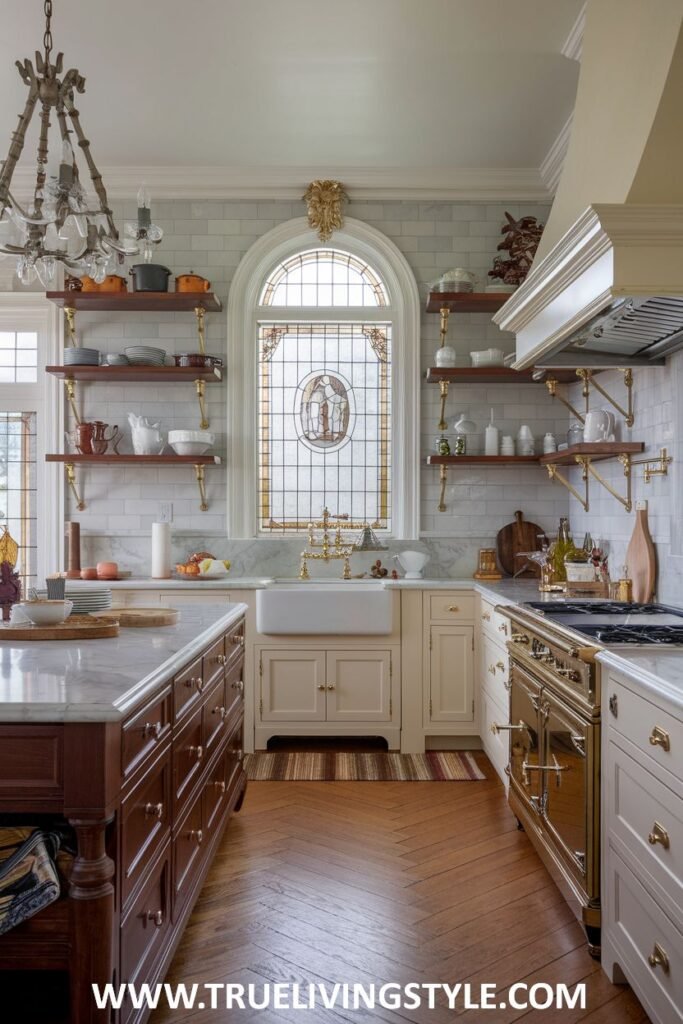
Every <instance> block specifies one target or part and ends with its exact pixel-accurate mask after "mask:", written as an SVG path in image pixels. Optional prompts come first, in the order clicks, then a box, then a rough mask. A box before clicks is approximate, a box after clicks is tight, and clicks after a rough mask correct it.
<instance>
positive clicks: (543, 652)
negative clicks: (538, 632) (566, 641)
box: [531, 641, 550, 661]
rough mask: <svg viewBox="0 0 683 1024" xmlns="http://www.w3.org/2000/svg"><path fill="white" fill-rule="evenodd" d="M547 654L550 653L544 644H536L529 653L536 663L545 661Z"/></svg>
mask: <svg viewBox="0 0 683 1024" xmlns="http://www.w3.org/2000/svg"><path fill="white" fill-rule="evenodd" d="M535 642H536V641H534V643H535ZM549 654H550V651H549V650H548V648H547V647H546V646H545V644H538V645H537V646H535V647H534V649H533V651H532V652H531V657H532V658H534V659H535V660H536V661H545V659H546V658H547V657H548V655H549Z"/></svg>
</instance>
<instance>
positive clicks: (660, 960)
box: [647, 942, 670, 974]
mask: <svg viewBox="0 0 683 1024" xmlns="http://www.w3.org/2000/svg"><path fill="white" fill-rule="evenodd" d="M647 962H648V963H649V965H650V967H651V968H652V970H653V971H654V970H656V968H657V967H661V968H662V970H663V971H664V973H665V974H668V973H669V969H670V964H669V957H668V956H667V954H666V953H665V951H664V950H663V949H662V947H661V946H660V945H659V943H658V942H655V946H654V949H653V950H652V952H651V953H650V955H649V957H648V958H647Z"/></svg>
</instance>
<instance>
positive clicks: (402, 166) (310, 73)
mask: <svg viewBox="0 0 683 1024" xmlns="http://www.w3.org/2000/svg"><path fill="white" fill-rule="evenodd" d="M581 6H582V0H553V2H552V3H549V2H548V0H515V2H514V3H510V0H343V2H339V0H334V2H331V0H287V2H285V0H193V2H191V0H115V2H111V3H92V2H91V3H88V4H85V3H83V0H54V16H53V36H54V47H55V50H63V51H64V54H65V66H66V67H71V66H73V65H75V66H76V67H78V69H79V70H80V71H81V73H82V74H83V75H85V77H86V93H85V95H84V97H83V98H82V99H80V100H79V107H80V110H81V115H82V120H83V124H84V127H85V130H86V133H87V135H88V136H89V138H90V140H91V142H92V148H93V155H94V157H95V160H96V161H97V163H98V164H99V165H100V166H101V167H107V168H108V167H114V166H121V167H128V168H131V167H139V166H141V165H142V166H155V167H166V168H168V167H183V168H188V167H191V166H196V167H202V168H208V167H212V168H218V167H220V168H231V169H232V170H233V171H236V172H239V169H240V168H241V169H244V170H245V172H246V169H254V168H260V169H261V170H264V169H273V170H276V169H278V168H280V169H281V168H305V169H306V172H308V171H312V170H315V169H318V168H326V169H328V170H329V171H330V172H332V171H334V172H337V173H338V175H339V176H341V177H343V176H344V171H345V169H351V168H356V169H358V168H366V169H368V170H371V169H375V170H377V169H391V170H393V171H395V172H396V173H398V174H400V175H402V180H405V181H409V180H410V178H411V175H414V177H415V181H416V183H418V179H419V178H420V175H421V174H425V173H429V169H432V171H433V169H434V168H441V169H445V171H446V172H448V171H449V170H451V169H453V170H455V169H462V168H489V169H492V170H496V171H499V170H502V169H510V168H535V169H537V168H538V167H539V165H540V164H541V162H542V160H543V158H544V157H545V155H546V154H547V152H548V150H549V149H550V147H551V145H552V143H553V140H554V139H555V138H556V137H557V135H558V132H559V131H560V129H561V128H562V126H563V124H564V123H565V122H566V120H567V118H568V116H569V115H570V113H571V110H572V107H573V104H574V96H575V90H576V82H577V77H578V64H577V63H576V62H575V61H572V60H569V59H567V58H566V57H563V56H562V54H561V48H562V46H563V44H564V42H565V40H566V38H567V36H568V34H569V32H570V30H571V28H572V25H573V24H574V22H575V20H576V18H577V15H578V13H579V11H580V9H581ZM42 7H43V5H42V2H40V0H4V2H3V24H4V31H3V33H2V35H1V36H0V97H2V99H1V101H0V159H2V156H3V155H4V152H5V148H6V144H7V143H6V140H7V141H8V140H9V134H10V132H11V131H13V130H14V128H15V126H16V117H17V114H18V113H19V111H20V110H21V109H22V106H23V101H24V96H25V87H24V86H23V84H22V83H21V81H20V79H19V75H18V73H17V71H16V68H15V67H14V61H15V59H17V58H23V57H25V56H32V54H33V51H34V50H35V49H36V48H37V47H40V46H41V41H42V33H43V24H42V19H43V14H42ZM24 163H26V161H24ZM30 163H32V160H31V161H30ZM303 180H304V181H305V180H309V178H308V177H307V174H304V177H303ZM346 180H348V176H347V179H346Z"/></svg>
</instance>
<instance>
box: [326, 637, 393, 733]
mask: <svg viewBox="0 0 683 1024" xmlns="http://www.w3.org/2000/svg"><path fill="white" fill-rule="evenodd" d="M392 675H393V672H392V662H391V652H390V651H328V652H327V721H328V722H388V721H389V720H390V719H391V716H392V713H393V710H394V709H393V698H392V694H391V684H392Z"/></svg>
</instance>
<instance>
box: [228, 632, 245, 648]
mask: <svg viewBox="0 0 683 1024" xmlns="http://www.w3.org/2000/svg"><path fill="white" fill-rule="evenodd" d="M230 642H231V643H232V644H234V645H235V646H236V647H244V637H243V636H242V634H241V633H240V634H238V635H237V636H231V637H230Z"/></svg>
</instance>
